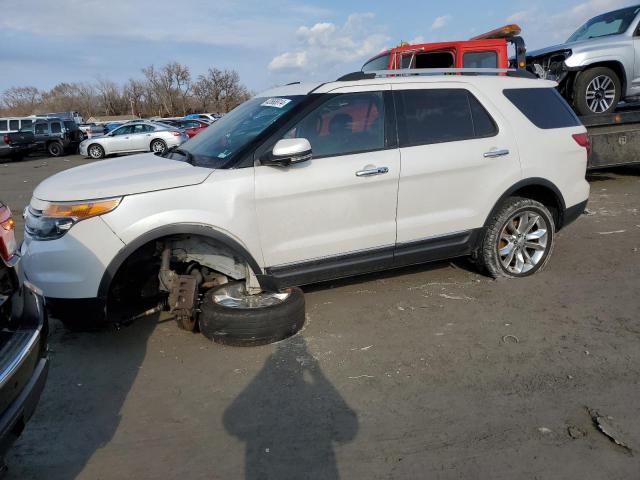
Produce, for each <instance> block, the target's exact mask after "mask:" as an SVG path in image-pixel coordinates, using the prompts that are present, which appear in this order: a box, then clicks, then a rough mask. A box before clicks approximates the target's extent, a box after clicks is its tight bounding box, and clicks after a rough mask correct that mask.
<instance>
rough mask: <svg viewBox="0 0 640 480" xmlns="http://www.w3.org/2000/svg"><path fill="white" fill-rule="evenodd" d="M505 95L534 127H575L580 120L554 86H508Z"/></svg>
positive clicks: (504, 91)
mask: <svg viewBox="0 0 640 480" xmlns="http://www.w3.org/2000/svg"><path fill="white" fill-rule="evenodd" d="M503 93H504V95H505V97H507V98H508V99H509V100H510V101H511V103H513V104H514V105H515V106H516V107H517V109H518V110H520V111H521V112H522V113H523V114H524V116H525V117H527V118H528V119H529V120H530V121H531V123H533V124H534V125H535V126H536V127H538V128H542V129H549V128H566V127H577V126H578V125H580V120H578V117H577V116H576V114H575V113H573V110H571V107H569V105H568V104H567V102H566V101H565V100H564V99H563V98H562V97H561V96H560V94H559V93H558V92H557V90H556V89H555V88H509V89H506V90H503Z"/></svg>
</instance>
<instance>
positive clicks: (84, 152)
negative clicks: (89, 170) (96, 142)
mask: <svg viewBox="0 0 640 480" xmlns="http://www.w3.org/2000/svg"><path fill="white" fill-rule="evenodd" d="M88 146H89V145H88V144H84V143H81V144H80V146H79V147H78V153H80V155H82V156H83V157H88V156H89V150H88V148H87V147H88Z"/></svg>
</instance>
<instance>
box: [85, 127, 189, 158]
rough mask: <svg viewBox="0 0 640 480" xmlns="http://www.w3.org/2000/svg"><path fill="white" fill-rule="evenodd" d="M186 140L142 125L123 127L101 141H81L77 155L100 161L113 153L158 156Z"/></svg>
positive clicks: (174, 131)
mask: <svg viewBox="0 0 640 480" xmlns="http://www.w3.org/2000/svg"><path fill="white" fill-rule="evenodd" d="M187 140H188V137H187V135H186V134H185V133H184V132H182V131H180V130H178V129H177V128H172V127H171V126H169V125H164V124H161V123H156V122H146V121H142V122H135V123H127V124H125V125H123V126H121V127H118V128H116V129H115V130H113V131H112V132H109V133H108V134H106V135H104V136H102V137H97V138H91V139H87V140H85V141H83V142H82V143H81V144H80V154H81V155H84V156H88V157H91V158H93V159H100V158H104V157H105V156H107V155H112V154H116V153H137V152H154V153H162V152H164V151H166V150H167V149H168V148H171V147H176V146H179V145H182V144H183V143H184V142H186V141H187Z"/></svg>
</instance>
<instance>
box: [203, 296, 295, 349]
mask: <svg viewBox="0 0 640 480" xmlns="http://www.w3.org/2000/svg"><path fill="white" fill-rule="evenodd" d="M224 287H225V285H221V286H220V287H218V288H215V289H212V290H209V291H208V292H207V293H206V295H205V297H204V300H203V302H202V306H201V309H202V313H200V318H199V324H200V331H201V332H202V333H203V334H204V335H205V336H206V337H207V338H209V339H210V340H213V341H214V342H216V343H221V344H224V345H233V346H239V347H250V346H257V345H266V344H268V343H273V342H277V341H279V340H283V339H285V338H287V337H290V336H291V335H294V334H295V333H296V332H298V331H299V330H300V329H301V328H302V326H303V325H304V320H305V303H304V293H302V290H300V289H299V288H297V287H292V288H288V289H285V290H286V291H289V292H290V295H289V297H288V298H286V299H285V300H284V301H282V302H281V303H279V304H277V305H273V306H268V307H261V308H231V307H225V306H222V305H220V304H218V303H216V302H214V300H213V296H214V294H215V293H216V291H218V290H220V289H221V288H224Z"/></svg>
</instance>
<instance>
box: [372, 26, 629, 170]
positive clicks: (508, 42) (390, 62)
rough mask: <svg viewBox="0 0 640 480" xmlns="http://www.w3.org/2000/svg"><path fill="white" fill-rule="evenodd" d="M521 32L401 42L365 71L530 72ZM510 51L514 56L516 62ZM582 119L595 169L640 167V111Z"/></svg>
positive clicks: (499, 30) (502, 29) (516, 28)
mask: <svg viewBox="0 0 640 480" xmlns="http://www.w3.org/2000/svg"><path fill="white" fill-rule="evenodd" d="M520 33H521V29H520V27H519V26H518V25H514V24H512V25H505V26H504V27H500V28H497V29H495V30H491V31H490V32H487V33H484V34H482V35H478V36H476V37H473V38H471V39H469V40H459V41H451V42H437V43H416V44H409V43H407V42H401V43H400V44H399V45H398V46H397V47H394V48H391V49H389V50H387V51H384V52H382V53H380V54H378V55H376V56H375V57H373V58H371V59H370V60H368V61H367V62H365V64H364V65H363V67H362V71H363V72H365V73H367V72H375V71H381V70H404V69H435V70H442V69H452V68H455V69H459V68H469V69H474V70H478V69H483V68H487V69H506V68H512V69H517V70H521V71H526V68H527V62H526V47H525V42H524V40H523V38H522V37H521V36H520ZM510 47H512V48H513V49H514V51H515V55H513V56H511V57H510V54H509V50H510ZM512 53H513V52H512ZM479 73H481V72H479ZM529 73H530V74H531V75H533V72H529ZM634 110H635V111H634ZM580 120H581V121H582V123H583V124H584V125H585V126H586V127H587V131H588V132H589V138H590V141H591V155H590V156H589V164H588V168H589V169H590V170H594V169H598V168H605V167H613V166H620V165H632V164H640V109H633V107H631V109H629V107H628V106H627V107H623V108H621V109H619V111H618V112H616V113H613V114H609V115H590V116H581V117H580Z"/></svg>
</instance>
